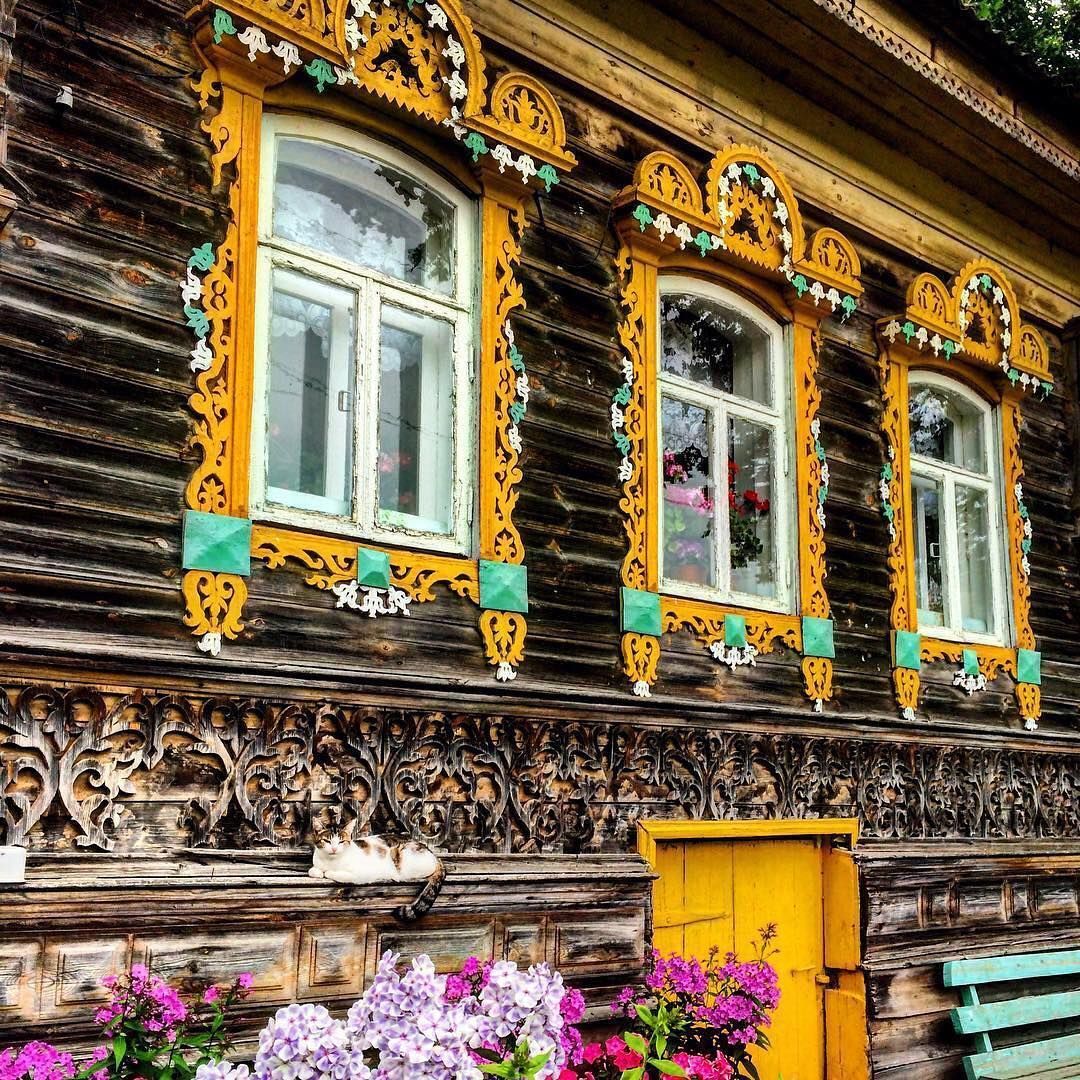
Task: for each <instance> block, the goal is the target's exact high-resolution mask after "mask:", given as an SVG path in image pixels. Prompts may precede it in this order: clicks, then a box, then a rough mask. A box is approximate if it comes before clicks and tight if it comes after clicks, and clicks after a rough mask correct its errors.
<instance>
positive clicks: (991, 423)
mask: <svg viewBox="0 0 1080 1080" xmlns="http://www.w3.org/2000/svg"><path fill="white" fill-rule="evenodd" d="M923 386H925V387H930V388H937V389H939V390H945V391H948V392H949V393H950V394H955V395H957V396H959V397H961V398H963V399H964V401H966V402H967V403H968V404H970V405H972V406H974V407H975V408H976V409H978V411H979V416H980V418H981V423H982V439H983V448H984V453H985V455H986V469H987V471H986V472H985V473H977V472H973V471H972V470H970V469H965V468H962V467H961V466H959V465H953V464H950V463H948V462H944V461H938V460H937V459H936V458H930V457H924V456H923V455H921V454H916V453H915V452H914V450H912V448H911V432H910V420H908V421H907V423H908V429H907V430H908V442H907V453H908V468H909V471H910V473H911V478H910V482H909V484H908V491H907V493H906V498H907V500H908V508H909V513H910V515H911V535H912V550H911V559H912V565H911V580H912V582H913V584H914V589H915V594H914V597H913V600H914V604H915V612H916V618H918V613H919V612H920V611H921V610H922V609H921V608H920V606H919V595H918V590H919V585H918V576H917V573H916V563H917V560H916V559H915V548H916V545H918V544H919V542H920V533H919V529H918V524H917V521H916V513H915V503H914V499H913V498H912V494H911V488H912V486H913V485H914V481H915V478H916V477H918V478H920V479H922V480H927V481H929V482H931V483H933V484H940V485H941V491H942V496H941V498H942V503H943V505H942V507H941V510H940V516H941V533H942V538H943V539H942V552H941V581H942V601H943V607H944V611H943V613H942V625H941V626H933V625H923V623H922V622H921V620H920V622H919V633H920V634H923V635H925V636H926V637H931V638H941V639H943V640H947V641H956V642H965V643H970V644H973V645H1007V644H1008V643H1009V642H1010V641H1011V637H1012V629H1011V627H1012V618H1011V611H1010V607H1009V600H1008V596H1007V590H1006V588H1005V581H1006V577H1005V566H1006V555H1007V552H1006V549H1005V535H1006V532H1005V520H1004V506H1003V500H1002V498H1001V491H1002V462H1001V418H1000V411H999V410H998V409H996V408H995V407H994V406H993V405H991V404H990V402H988V401H986V400H985V399H984V398H983V397H982V396H981V395H980V394H977V393H975V392H974V391H973V390H972V389H971V388H970V387H968V386H966V385H965V384H964V383H962V382H958V381H957V380H956V379H950V378H949V377H948V376H947V375H941V374H939V373H938V372H936V371H926V370H922V369H919V368H915V369H912V370H909V372H908V387H907V389H908V401H910V400H911V395H912V392H913V391H914V390H916V389H917V388H919V387H923ZM957 483H960V484H961V485H962V486H964V487H970V488H977V489H978V490H980V491H983V492H985V493H986V515H987V519H988V522H989V528H990V535H989V536H988V537H987V542H988V544H989V548H990V589H991V593H992V596H991V598H990V600H991V610H992V612H993V616H994V625H995V627H996V632H995V633H993V634H981V633H978V632H977V631H972V630H965V629H964V628H963V614H962V610H961V604H960V575H959V573H958V572H957V569H958V567H959V565H960V551H959V544H958V540H957V533H956V485H957Z"/></svg>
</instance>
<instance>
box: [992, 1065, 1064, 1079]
mask: <svg viewBox="0 0 1080 1080" xmlns="http://www.w3.org/2000/svg"><path fill="white" fill-rule="evenodd" d="M983 1078H984V1080H1076V1066H1075V1065H1059V1066H1058V1067H1057V1068H1054V1067H1053V1066H1051V1067H1050V1068H1049V1069H1040V1070H1039V1071H1038V1072H1032V1071H1031V1066H1030V1065H1012V1066H1009V1067H1008V1068H1005V1069H1002V1070H1000V1071H999V1070H998V1069H995V1068H991V1069H990V1072H988V1073H983Z"/></svg>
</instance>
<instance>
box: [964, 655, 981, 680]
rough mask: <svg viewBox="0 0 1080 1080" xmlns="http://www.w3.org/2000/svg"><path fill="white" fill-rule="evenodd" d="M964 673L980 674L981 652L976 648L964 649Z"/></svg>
mask: <svg viewBox="0 0 1080 1080" xmlns="http://www.w3.org/2000/svg"><path fill="white" fill-rule="evenodd" d="M964 674H965V675H978V674H979V654H978V653H977V652H976V651H975V650H974V649H965V650H964Z"/></svg>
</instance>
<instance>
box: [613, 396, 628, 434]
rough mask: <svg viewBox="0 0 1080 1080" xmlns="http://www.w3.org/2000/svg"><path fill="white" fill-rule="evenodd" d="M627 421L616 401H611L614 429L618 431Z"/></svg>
mask: <svg viewBox="0 0 1080 1080" xmlns="http://www.w3.org/2000/svg"><path fill="white" fill-rule="evenodd" d="M625 423H626V416H625V414H624V413H623V411H622V409H621V408H619V406H618V404H617V403H616V402H614V401H613V402H612V403H611V427H612V430H613V431H618V430H619V428H621V427H622V426H623V424H625Z"/></svg>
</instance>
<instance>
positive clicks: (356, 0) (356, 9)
mask: <svg viewBox="0 0 1080 1080" xmlns="http://www.w3.org/2000/svg"><path fill="white" fill-rule="evenodd" d="M352 10H353V17H354V18H357V19H362V18H364V17H365V16H367V17H368V18H369V19H374V18H375V12H374V11H372V10H371V0H352Z"/></svg>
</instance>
